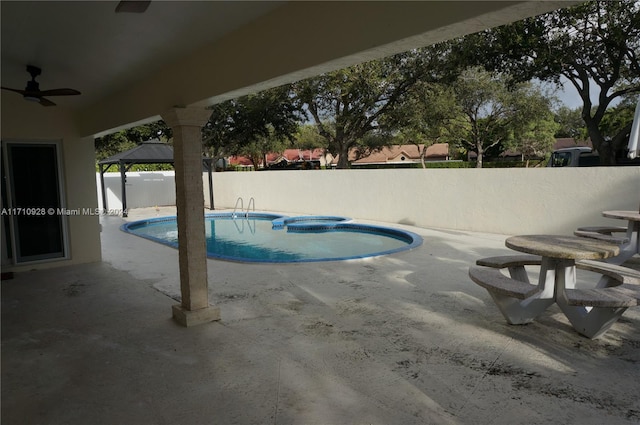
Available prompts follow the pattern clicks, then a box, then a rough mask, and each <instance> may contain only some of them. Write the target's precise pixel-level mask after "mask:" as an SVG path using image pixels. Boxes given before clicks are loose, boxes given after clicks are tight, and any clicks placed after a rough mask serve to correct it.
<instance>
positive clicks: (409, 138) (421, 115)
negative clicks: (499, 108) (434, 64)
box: [394, 81, 464, 168]
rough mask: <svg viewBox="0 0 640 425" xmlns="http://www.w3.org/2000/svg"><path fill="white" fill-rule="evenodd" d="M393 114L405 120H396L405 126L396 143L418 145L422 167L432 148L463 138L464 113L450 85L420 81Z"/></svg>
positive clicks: (399, 131) (400, 130)
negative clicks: (435, 145)
mask: <svg viewBox="0 0 640 425" xmlns="http://www.w3.org/2000/svg"><path fill="white" fill-rule="evenodd" d="M394 113H395V114H397V115H401V116H402V117H403V119H399V118H395V119H396V120H397V122H400V123H402V127H400V128H399V130H398V132H397V134H396V137H395V140H396V142H398V143H400V144H413V145H415V146H417V147H418V152H419V153H420V162H421V163H422V168H426V164H425V158H424V157H425V154H426V150H427V148H428V147H429V146H431V145H433V144H434V143H440V142H445V141H449V140H457V139H459V138H460V137H462V135H461V133H460V131H461V130H462V128H463V127H464V122H463V121H461V120H460V116H461V114H462V111H461V110H460V108H459V105H458V104H457V103H456V100H455V95H454V92H453V89H452V87H451V86H450V85H447V84H437V83H425V82H422V81H421V82H419V83H418V84H416V86H415V87H414V89H413V90H411V93H410V94H409V96H408V98H407V99H406V100H405V102H404V103H403V104H402V105H401V106H400V107H398V108H396V110H395V111H394Z"/></svg>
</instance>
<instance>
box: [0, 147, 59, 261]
mask: <svg viewBox="0 0 640 425" xmlns="http://www.w3.org/2000/svg"><path fill="white" fill-rule="evenodd" d="M58 149H59V147H58V145H57V144H55V143H38V144H34V143H7V159H8V165H9V167H8V171H9V181H10V187H11V200H10V203H11V205H10V210H9V213H10V214H11V216H12V220H13V234H12V236H13V238H14V244H15V245H14V246H15V261H16V262H17V263H23V262H28V261H36V260H44V259H52V258H64V257H65V256H66V252H65V251H66V249H65V245H66V244H65V236H66V235H65V226H64V222H63V219H64V218H65V217H64V216H63V215H62V211H63V209H62V208H63V203H62V196H61V193H60V188H61V186H60V168H59V165H60V164H59V163H58V162H59V161H58V157H59V156H58Z"/></svg>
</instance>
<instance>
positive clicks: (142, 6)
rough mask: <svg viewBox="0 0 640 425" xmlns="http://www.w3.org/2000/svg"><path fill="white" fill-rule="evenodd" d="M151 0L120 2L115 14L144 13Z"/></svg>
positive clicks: (123, 0)
mask: <svg viewBox="0 0 640 425" xmlns="http://www.w3.org/2000/svg"><path fill="white" fill-rule="evenodd" d="M149 3H151V0H146V1H138V0H122V1H121V2H120V3H118V5H117V6H116V13H144V12H145V11H146V10H147V8H148V7H149Z"/></svg>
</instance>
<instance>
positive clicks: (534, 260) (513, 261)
mask: <svg viewBox="0 0 640 425" xmlns="http://www.w3.org/2000/svg"><path fill="white" fill-rule="evenodd" d="M476 264H477V265H478V266H485V267H492V268H495V269H504V268H507V267H521V266H539V265H540V264H542V257H540V256H539V255H528V254H521V255H500V256H497V257H487V258H481V259H479V260H478V261H476Z"/></svg>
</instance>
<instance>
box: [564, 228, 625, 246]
mask: <svg viewBox="0 0 640 425" xmlns="http://www.w3.org/2000/svg"><path fill="white" fill-rule="evenodd" d="M573 234H574V235H576V236H580V237H583V238H589V239H597V240H599V241H603V242H609V243H612V244H616V245H624V244H627V243H629V238H627V237H621V236H613V235H610V234H609V235H607V234H604V233H600V232H589V231H587V230H576V231H575V232H573Z"/></svg>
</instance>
